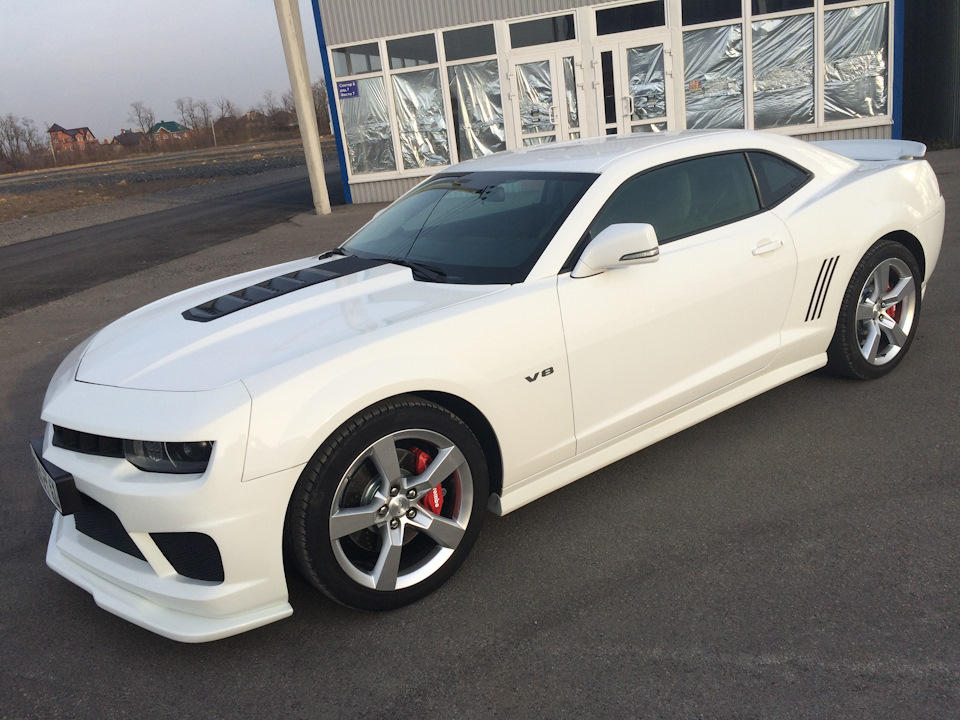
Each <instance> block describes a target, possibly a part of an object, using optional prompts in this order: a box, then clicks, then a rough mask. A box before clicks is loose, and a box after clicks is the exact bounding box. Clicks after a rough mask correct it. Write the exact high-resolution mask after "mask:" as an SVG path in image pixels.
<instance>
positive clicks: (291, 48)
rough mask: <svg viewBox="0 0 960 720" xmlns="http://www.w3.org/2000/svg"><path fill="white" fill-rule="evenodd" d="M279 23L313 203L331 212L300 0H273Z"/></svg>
mask: <svg viewBox="0 0 960 720" xmlns="http://www.w3.org/2000/svg"><path fill="white" fill-rule="evenodd" d="M273 4H274V6H275V7H276V9H277V23H278V24H279V25H280V39H281V40H282V41H283V54H284V56H285V57H286V60H287V72H288V73H289V75H290V90H291V92H292V93H293V101H294V104H295V105H296V107H297V116H298V118H299V121H300V139H301V140H302V141H303V152H304V154H305V155H306V158H307V171H308V172H309V174H310V188H311V190H313V206H314V208H316V211H317V214H318V215H328V214H329V213H330V197H329V195H328V194H327V179H326V176H325V175H324V173H323V155H322V154H321V152H320V132H319V130H318V129H317V115H316V112H315V111H314V106H313V91H312V89H311V88H310V70H309V69H308V68H307V53H306V52H305V51H304V47H303V26H302V25H301V24H300V6H299V5H298V3H297V0H273Z"/></svg>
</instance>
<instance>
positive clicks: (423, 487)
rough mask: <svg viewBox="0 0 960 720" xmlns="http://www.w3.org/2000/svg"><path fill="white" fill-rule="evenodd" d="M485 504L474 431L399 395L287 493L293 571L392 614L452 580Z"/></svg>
mask: <svg viewBox="0 0 960 720" xmlns="http://www.w3.org/2000/svg"><path fill="white" fill-rule="evenodd" d="M488 496H489V479H488V475H487V464H486V460H485V459H484V455H483V451H482V449H481V447H480V443H479V442H478V441H477V439H476V437H474V435H473V433H472V432H471V431H470V428H468V427H467V426H466V425H465V424H464V423H463V421H461V420H460V419H459V418H458V417H457V416H456V415H454V414H453V413H452V412H450V411H449V410H447V409H446V408H444V407H441V406H440V405H437V404H435V403H432V402H429V401H427V400H423V399H421V398H417V397H413V396H401V397H397V398H393V399H391V400H386V401H384V402H382V403H380V404H378V405H376V406H374V407H371V408H368V409H367V410H365V411H364V412H362V413H360V414H359V415H357V416H355V417H354V418H352V419H351V420H350V421H348V422H347V423H345V424H344V425H343V426H342V427H340V428H339V429H338V430H337V432H335V433H334V434H333V436H332V437H331V438H330V439H329V440H327V442H326V443H324V445H323V446H322V447H321V448H320V449H319V450H317V452H316V453H315V454H314V456H313V458H312V459H311V460H310V462H309V463H308V464H307V466H306V468H304V470H303V473H301V475H300V479H299V481H298V482H297V485H296V487H295V489H294V491H293V496H292V498H291V502H290V507H289V510H288V515H287V541H288V544H289V546H290V549H291V551H292V554H293V556H294V559H295V561H296V564H297V567H298V569H299V571H300V572H301V573H302V574H303V576H304V577H305V578H306V579H307V580H308V581H309V582H310V583H312V584H313V585H314V586H316V587H317V588H318V589H319V590H321V591H322V592H324V593H325V594H326V595H328V596H329V597H331V598H332V599H334V600H336V601H337V602H339V603H342V604H343V605H347V606H348V607H353V608H357V609H360V610H390V609H393V608H398V607H402V606H404V605H408V604H410V603H412V602H415V601H417V600H419V599H420V598H422V597H424V596H426V595H428V594H429V593H431V592H433V591H434V590H436V589H437V588H438V587H440V586H441V585H442V584H443V583H444V582H446V581H447V580H448V579H449V578H450V577H451V576H452V575H453V574H454V572H456V570H457V569H458V568H459V567H460V565H461V564H462V563H463V561H464V560H465V559H466V557H467V555H468V554H469V552H470V549H471V548H472V547H473V544H474V542H475V541H476V539H477V536H478V535H479V533H480V526H481V524H482V523H483V517H484V514H485V510H486V505H487V500H488ZM437 503H439V504H437Z"/></svg>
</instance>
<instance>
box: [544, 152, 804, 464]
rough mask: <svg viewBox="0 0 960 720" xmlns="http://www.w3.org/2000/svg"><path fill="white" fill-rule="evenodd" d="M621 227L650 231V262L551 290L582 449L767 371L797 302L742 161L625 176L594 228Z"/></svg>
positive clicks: (784, 244) (783, 233)
mask: <svg viewBox="0 0 960 720" xmlns="http://www.w3.org/2000/svg"><path fill="white" fill-rule="evenodd" d="M625 222H646V223H650V224H651V225H653V226H654V228H655V230H656V231H657V236H658V239H660V243H661V245H660V255H659V258H658V260H657V261H656V262H653V263H649V264H643V265H634V266H630V267H623V268H616V269H613V270H607V271H606V272H604V273H601V274H599V275H594V276H592V277H586V278H573V277H571V276H570V275H569V274H564V275H562V276H561V277H560V279H559V282H558V292H559V296H560V305H561V311H562V315H563V326H564V333H565V336H566V343H567V352H568V356H569V366H570V382H571V391H572V394H573V405H574V415H575V427H576V435H577V452H583V451H585V450H589V449H590V448H592V447H595V446H597V445H599V444H602V443H604V442H606V441H608V440H611V439H613V438H615V437H617V436H618V435H620V434H622V433H625V432H628V431H630V430H632V429H634V428H637V427H639V426H641V425H644V424H646V423H649V422H651V421H653V420H656V419H657V418H659V417H661V416H663V415H665V414H667V413H670V412H672V411H674V410H677V409H678V408H680V407H682V406H684V405H686V404H688V403H690V402H693V401H696V400H697V399H698V398H701V397H703V396H705V395H708V394H710V393H713V392H715V391H717V390H719V389H721V388H723V387H724V386H726V385H728V384H730V383H733V382H736V381H737V380H740V379H742V378H744V377H746V376H748V375H750V374H752V373H756V372H758V371H760V370H762V369H763V368H764V367H765V366H767V365H768V364H769V363H770V361H771V360H772V359H773V357H774V355H775V354H776V353H777V351H778V349H779V347H780V330H781V327H782V325H783V322H784V318H785V315H786V312H787V307H788V305H789V302H790V297H791V295H792V290H793V282H794V276H795V274H796V253H795V251H794V247H793V241H792V238H791V237H790V234H789V232H788V230H787V228H786V226H785V225H784V224H783V223H782V222H781V221H780V220H779V219H778V218H777V217H776V216H775V215H774V214H773V213H770V212H763V211H761V209H760V204H759V201H758V198H757V193H756V190H755V186H754V183H753V177H752V174H751V172H750V168H749V165H748V164H747V160H746V158H745V156H744V155H743V154H742V153H726V154H718V155H711V156H705V157H700V158H694V159H692V160H688V161H684V162H681V163H673V164H670V165H667V166H662V167H660V168H656V169H654V170H651V171H648V172H645V173H643V174H641V175H638V176H635V177H634V178H631V179H630V180H628V181H627V182H625V183H624V184H623V185H622V186H621V187H620V188H619V189H618V190H617V191H616V192H614V193H613V194H612V195H611V197H610V199H609V200H608V202H607V203H606V204H605V205H604V207H603V209H602V210H601V211H600V213H599V214H598V215H597V217H596V219H595V220H594V222H593V223H592V225H591V227H590V229H589V232H590V234H591V236H592V237H596V235H597V233H599V232H600V231H601V230H602V229H603V228H604V227H607V226H608V225H611V224H615V223H625Z"/></svg>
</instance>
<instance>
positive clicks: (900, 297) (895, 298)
mask: <svg viewBox="0 0 960 720" xmlns="http://www.w3.org/2000/svg"><path fill="white" fill-rule="evenodd" d="M916 307H917V286H916V283H915V282H914V279H913V275H912V274H911V271H910V268H909V267H908V266H907V264H906V263H905V262H904V261H903V260H901V259H900V258H896V257H892V258H886V259H884V260H883V261H882V262H881V263H880V264H879V265H877V267H875V268H874V269H873V272H871V273H870V275H869V277H868V278H867V281H866V282H865V283H864V285H863V289H862V290H861V291H860V301H859V303H858V304H857V320H856V322H857V343H858V344H859V345H860V354H861V355H862V356H863V358H864V359H865V360H866V361H867V362H868V363H870V364H871V365H874V366H878V365H885V364H886V363H888V362H890V361H891V360H893V358H894V357H896V356H897V354H898V353H899V352H900V351H901V350H902V349H903V347H904V345H905V344H906V343H907V341H908V340H909V338H910V331H911V330H912V328H913V323H914V317H915V313H916Z"/></svg>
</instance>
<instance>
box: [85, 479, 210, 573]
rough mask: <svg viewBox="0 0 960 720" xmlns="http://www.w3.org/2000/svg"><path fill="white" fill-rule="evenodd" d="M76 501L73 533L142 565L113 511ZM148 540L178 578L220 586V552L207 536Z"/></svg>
mask: <svg viewBox="0 0 960 720" xmlns="http://www.w3.org/2000/svg"><path fill="white" fill-rule="evenodd" d="M80 497H81V499H82V500H83V509H81V510H80V511H79V512H77V513H75V514H74V516H73V517H74V521H75V522H76V524H77V532H80V533H83V534H84V535H86V536H87V537H88V538H91V539H92V540H96V541H97V542H100V543H103V544H104V545H107V546H108V547H112V548H113V549H114V550H119V551H120V552H122V553H125V554H127V555H129V556H131V557H135V558H137V559H138V560H143V561H144V562H146V558H145V557H144V556H143V553H141V552H140V549H139V548H138V547H137V545H136V543H134V542H133V540H131V539H130V535H129V533H127V531H126V529H125V528H124V527H123V523H121V522H120V518H118V517H117V514H116V513H115V512H113V510H111V509H110V508H108V507H107V506H105V505H101V504H100V503H98V502H97V501H96V500H94V499H93V498H91V497H90V496H88V495H84V494H83V493H81V494H80ZM150 537H151V538H153V541H154V542H155V543H156V544H157V547H158V548H160V552H162V553H163V555H164V557H166V558H167V561H168V562H169V563H170V564H171V565H173V568H174V570H176V571H177V573H178V574H180V575H182V576H183V577H188V578H191V579H193V580H205V581H207V582H223V577H224V576H223V560H222V559H221V557H220V549H219V548H218V547H217V543H216V542H215V541H214V539H213V538H212V537H210V536H209V535H204V534H203V533H194V532H183V533H151V534H150Z"/></svg>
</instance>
